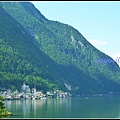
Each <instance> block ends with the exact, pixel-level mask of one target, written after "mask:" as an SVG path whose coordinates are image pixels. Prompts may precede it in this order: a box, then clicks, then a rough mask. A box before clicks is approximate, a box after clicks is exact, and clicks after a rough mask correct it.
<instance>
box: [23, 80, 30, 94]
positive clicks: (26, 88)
mask: <svg viewBox="0 0 120 120" xmlns="http://www.w3.org/2000/svg"><path fill="white" fill-rule="evenodd" d="M21 89H22V92H23V93H30V87H29V85H26V84H25V82H24V83H23V86H22V87H21Z"/></svg>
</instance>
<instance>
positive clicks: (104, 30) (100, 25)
mask: <svg viewBox="0 0 120 120" xmlns="http://www.w3.org/2000/svg"><path fill="white" fill-rule="evenodd" d="M30 2H32V3H33V4H34V5H35V7H36V8H37V9H38V10H39V11H40V12H41V13H42V14H43V15H44V16H45V17H46V18H47V19H49V20H54V21H59V22H61V23H65V24H68V25H71V26H72V27H74V28H75V29H77V30H78V31H79V32H80V33H81V34H82V35H83V36H84V37H85V38H86V40H87V41H89V42H90V43H91V44H92V45H94V46H95V47H96V48H97V49H99V50H100V51H101V52H104V53H105V54H107V55H109V56H110V57H112V58H113V59H114V60H115V59H116V58H117V57H120V1H115V2H114V1H112V2H111V1H95V2H94V1H30ZM118 64H119V65H120V63H118Z"/></svg>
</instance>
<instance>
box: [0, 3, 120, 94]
mask: <svg viewBox="0 0 120 120" xmlns="http://www.w3.org/2000/svg"><path fill="white" fill-rule="evenodd" d="M0 6H1V7H0V87H7V88H11V89H20V86H21V85H22V83H23V82H24V81H25V82H27V84H29V85H30V86H31V87H32V86H33V85H34V84H35V85H36V86H37V89H41V90H44V91H47V90H54V89H61V90H65V91H69V92H71V93H76V94H95V93H107V92H110V91H113V92H119V90H120V89H119V88H120V68H119V66H118V65H117V63H116V62H114V63H113V62H111V63H109V64H104V63H99V64H96V60H98V59H112V58H110V57H109V56H108V55H106V54H104V53H103V52H101V51H99V50H98V49H96V48H95V47H94V46H93V45H91V44H90V43H89V42H88V41H87V40H86V39H85V37H84V36H83V35H82V34H81V33H80V32H79V31H78V30H77V29H75V28H73V27H72V26H70V25H68V24H64V23H60V22H58V21H54V20H48V19H47V18H46V17H44V16H43V15H42V14H41V12H40V11H39V10H37V9H36V8H35V6H34V5H33V4H32V3H30V2H0ZM69 88H71V89H69Z"/></svg>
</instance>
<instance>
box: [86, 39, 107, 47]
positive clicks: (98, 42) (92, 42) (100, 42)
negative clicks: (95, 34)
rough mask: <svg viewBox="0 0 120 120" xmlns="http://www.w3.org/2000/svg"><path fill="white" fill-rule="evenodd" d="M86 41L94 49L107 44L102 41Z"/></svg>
mask: <svg viewBox="0 0 120 120" xmlns="http://www.w3.org/2000/svg"><path fill="white" fill-rule="evenodd" d="M88 41H89V42H90V43H91V44H92V45H93V46H95V47H98V46H101V45H106V44H107V42H106V41H102V40H88Z"/></svg>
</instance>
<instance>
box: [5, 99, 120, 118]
mask: <svg viewBox="0 0 120 120" xmlns="http://www.w3.org/2000/svg"><path fill="white" fill-rule="evenodd" d="M5 106H6V107H7V109H8V110H9V111H11V112H12V113H13V114H14V116H11V118H119V117H120V98H119V97H90V98H88V99H85V98H61V99H60V98H55V99H53V98H49V99H44V100H10V101H5Z"/></svg>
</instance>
